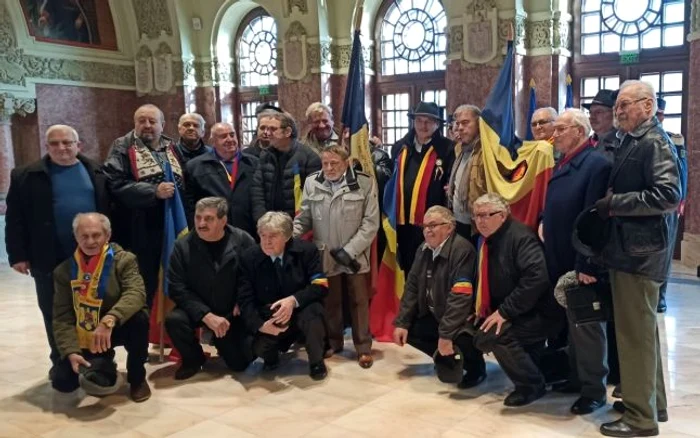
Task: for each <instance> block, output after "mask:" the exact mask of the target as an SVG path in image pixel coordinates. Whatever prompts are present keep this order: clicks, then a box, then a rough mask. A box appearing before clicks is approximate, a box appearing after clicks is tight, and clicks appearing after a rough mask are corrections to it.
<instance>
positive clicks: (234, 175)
mask: <svg viewBox="0 0 700 438" xmlns="http://www.w3.org/2000/svg"><path fill="white" fill-rule="evenodd" d="M216 156H217V158H219V155H218V154H217V155H216ZM240 161H241V151H240V149H239V150H238V152H237V153H236V156H235V157H234V158H233V163H232V165H231V171H230V172H229V170H228V167H226V162H225V161H224V160H222V159H220V158H219V163H221V165H222V166H223V168H224V171H225V172H226V177H227V178H228V183H229V185H230V186H231V190H232V191H233V189H234V188H235V187H236V180H237V179H238V163H239V162H240Z"/></svg>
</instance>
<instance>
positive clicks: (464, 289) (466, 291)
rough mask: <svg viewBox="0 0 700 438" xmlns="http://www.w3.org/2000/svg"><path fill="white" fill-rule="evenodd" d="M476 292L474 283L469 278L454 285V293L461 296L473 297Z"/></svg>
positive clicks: (460, 279)
mask: <svg viewBox="0 0 700 438" xmlns="http://www.w3.org/2000/svg"><path fill="white" fill-rule="evenodd" d="M473 292H474V287H473V286H472V282H471V280H470V279H468V278H458V279H457V281H455V284H454V285H452V293H455V294H460V295H471V294H472V293H473Z"/></svg>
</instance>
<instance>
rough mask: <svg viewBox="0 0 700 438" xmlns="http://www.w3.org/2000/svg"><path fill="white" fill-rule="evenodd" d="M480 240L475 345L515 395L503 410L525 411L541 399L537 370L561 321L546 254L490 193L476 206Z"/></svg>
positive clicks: (502, 201)
mask: <svg viewBox="0 0 700 438" xmlns="http://www.w3.org/2000/svg"><path fill="white" fill-rule="evenodd" d="M473 211H474V219H475V222H476V227H477V229H478V230H479V234H481V236H480V238H479V249H478V251H479V283H478V288H477V293H476V305H475V306H474V314H473V315H472V316H471V317H470V320H472V321H474V322H475V326H476V327H478V333H477V334H476V335H475V336H474V340H475V343H476V346H477V347H478V348H479V349H481V350H482V351H484V352H485V353H488V352H491V351H493V354H494V356H496V360H497V361H498V363H499V365H501V368H503V371H504V372H505V373H506V375H507V376H508V378H510V380H511V381H512V382H513V383H514V385H515V391H513V392H512V393H510V394H509V395H508V396H507V397H506V398H505V400H504V402H503V404H504V405H506V406H524V405H527V404H529V403H532V402H533V401H535V400H537V399H539V398H540V397H542V396H543V395H544V394H545V381H544V376H543V375H542V373H541V372H540V369H539V368H538V366H537V363H538V357H539V356H540V354H541V353H542V351H543V349H544V342H545V340H546V339H547V337H548V336H550V335H552V334H555V333H558V332H559V330H560V329H561V325H562V324H561V321H560V320H559V319H558V318H557V317H556V316H554V317H553V316H552V315H553V313H552V310H551V309H552V308H553V306H557V304H556V303H555V302H554V298H553V296H552V293H551V290H550V283H549V278H548V275H547V267H546V265H545V258H544V252H543V251H542V246H541V245H540V242H539V240H538V239H537V236H535V234H534V233H533V232H532V231H531V230H530V229H529V228H528V227H526V226H525V225H524V224H522V223H520V222H517V221H516V220H514V219H512V218H511V217H510V208H509V206H508V203H507V202H506V200H505V199H503V198H502V197H501V196H500V195H496V194H492V193H488V194H486V195H483V196H481V197H480V198H479V199H477V200H476V201H474V209H473Z"/></svg>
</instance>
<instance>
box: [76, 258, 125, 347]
mask: <svg viewBox="0 0 700 438" xmlns="http://www.w3.org/2000/svg"><path fill="white" fill-rule="evenodd" d="M113 262H114V250H113V249H112V247H111V246H110V245H109V244H106V245H105V246H104V247H103V248H102V251H101V252H100V254H99V255H95V256H93V257H90V258H89V259H88V260H86V257H85V255H84V254H83V253H82V251H80V248H78V249H76V250H75V253H74V254H73V260H72V264H71V277H72V280H71V282H70V285H71V290H72V291H73V309H74V310H75V316H76V318H75V328H76V331H77V334H78V343H79V344H80V348H82V349H89V348H90V345H91V343H92V336H93V333H94V331H95V329H96V328H97V326H98V325H99V323H100V309H101V307H102V300H103V299H104V296H105V293H106V292H107V284H108V282H109V274H110V271H111V269H112V263H113Z"/></svg>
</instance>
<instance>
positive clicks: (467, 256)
mask: <svg viewBox="0 0 700 438" xmlns="http://www.w3.org/2000/svg"><path fill="white" fill-rule="evenodd" d="M455 226H456V221H455V217H454V215H453V214H452V212H451V211H450V210H448V209H447V208H445V207H441V206H433V207H430V208H429V209H428V211H426V212H425V219H424V221H423V236H424V237H425V243H423V244H422V245H421V246H420V247H419V248H418V252H417V253H416V257H415V259H414V262H413V266H412V267H411V270H410V272H409V274H408V278H407V281H406V286H405V288H404V293H403V297H402V298H401V305H400V309H399V314H398V316H397V317H396V320H395V321H394V325H395V326H396V328H395V329H394V342H395V343H396V344H397V345H399V346H403V345H405V344H406V343H408V344H410V345H412V346H413V347H415V348H417V349H419V350H420V351H422V352H424V353H425V354H427V355H428V356H431V357H433V355H435V361H436V364H437V363H438V362H439V361H440V360H441V359H442V358H439V357H438V356H443V357H450V356H456V355H458V354H459V353H461V354H462V355H463V356H464V363H463V368H464V371H466V373H465V374H464V376H463V377H462V379H461V382H459V385H458V386H459V387H460V388H471V387H473V386H476V385H478V384H479V383H481V382H482V381H483V380H484V378H485V377H486V371H485V364H484V358H483V355H482V354H481V351H479V350H477V349H476V348H475V347H474V344H473V342H472V339H471V337H469V336H468V335H467V334H466V328H467V327H468V326H469V325H470V324H469V322H468V321H467V317H468V316H469V313H470V310H471V308H472V304H473V303H472V289H473V287H472V285H473V284H474V277H475V274H476V251H475V250H474V246H473V245H472V244H471V243H469V241H468V240H466V239H464V238H463V237H461V236H460V235H458V234H456V233H455ZM455 346H457V347H458V348H455ZM436 350H437V353H436ZM457 350H459V351H457ZM460 374H461V373H460ZM457 377H459V375H457Z"/></svg>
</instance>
